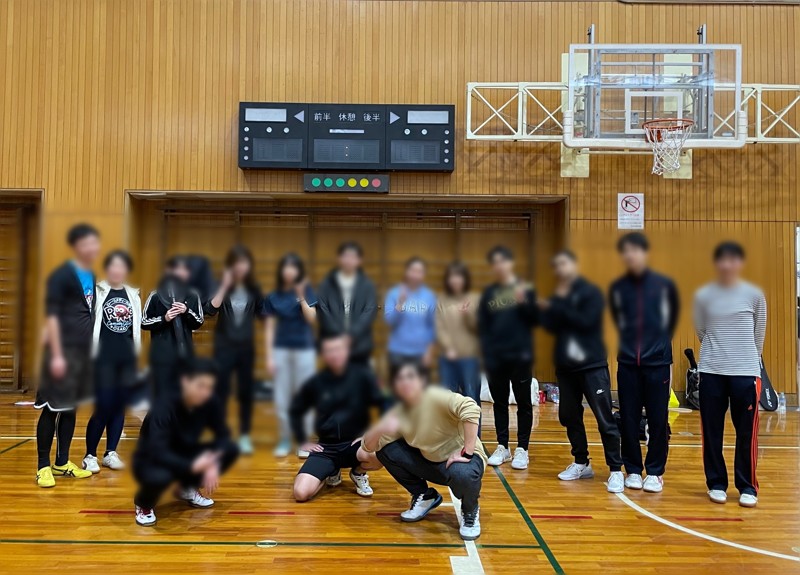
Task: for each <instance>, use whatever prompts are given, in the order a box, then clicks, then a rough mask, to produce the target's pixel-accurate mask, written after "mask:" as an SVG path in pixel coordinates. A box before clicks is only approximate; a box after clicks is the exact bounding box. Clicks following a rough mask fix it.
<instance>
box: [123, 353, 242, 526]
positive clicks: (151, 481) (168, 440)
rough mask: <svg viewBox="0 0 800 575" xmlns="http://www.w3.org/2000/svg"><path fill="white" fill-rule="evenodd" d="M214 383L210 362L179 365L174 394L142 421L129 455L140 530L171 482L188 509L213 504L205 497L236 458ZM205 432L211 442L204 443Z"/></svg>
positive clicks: (152, 517) (150, 522)
mask: <svg viewBox="0 0 800 575" xmlns="http://www.w3.org/2000/svg"><path fill="white" fill-rule="evenodd" d="M215 378H216V366H215V365H214V362H213V361H212V360H210V359H204V358H195V359H190V360H188V361H187V362H184V363H183V365H182V366H181V374H180V375H179V376H178V382H176V383H175V387H176V388H178V389H179V392H178V393H177V394H175V395H169V396H167V397H164V398H163V399H162V401H159V402H158V403H156V404H155V405H154V406H153V408H152V409H151V410H150V411H149V412H148V413H147V416H146V417H145V418H144V422H142V428H141V430H140V431H139V439H138V441H137V443H136V451H135V452H134V455H133V475H134V477H135V479H136V481H137V483H138V485H139V488H138V491H137V492H136V495H135V497H134V504H135V506H136V522H137V523H138V524H139V525H143V526H151V525H154V524H155V522H156V516H155V512H154V508H155V506H156V504H157V503H158V500H159V499H160V498H161V496H162V495H163V494H164V492H165V491H166V490H167V489H169V487H170V485H172V484H173V483H177V484H178V486H179V489H178V490H177V492H176V495H177V497H178V498H179V499H183V500H184V501H186V502H187V503H188V504H189V505H191V506H192V507H200V508H207V507H211V506H212V505H214V500H213V499H210V498H209V496H210V495H211V494H212V493H213V492H214V491H215V490H216V488H217V486H218V485H219V478H220V476H221V475H222V474H223V473H224V472H225V471H226V470H227V469H228V468H229V467H230V466H231V465H232V464H233V463H234V461H236V458H237V457H238V454H239V450H238V448H237V447H236V444H235V443H234V442H233V441H231V438H230V432H229V430H228V427H227V425H226V424H225V414H224V413H223V411H222V404H221V403H220V402H219V400H218V398H216V397H215V396H214V384H215ZM206 431H210V432H211V434H212V435H213V438H211V439H210V440H208V441H203V440H202V439H201V438H202V436H203V434H204V432H206ZM201 489H202V491H203V493H201V492H200V490H201Z"/></svg>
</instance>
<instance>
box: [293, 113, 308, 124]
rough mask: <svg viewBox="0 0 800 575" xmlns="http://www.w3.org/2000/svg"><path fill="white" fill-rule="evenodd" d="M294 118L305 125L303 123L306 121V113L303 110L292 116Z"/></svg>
mask: <svg viewBox="0 0 800 575" xmlns="http://www.w3.org/2000/svg"><path fill="white" fill-rule="evenodd" d="M294 117H295V118H297V119H298V120H300V121H301V122H303V123H305V121H306V111H305V110H300V111H299V112H297V113H296V114H295V115H294Z"/></svg>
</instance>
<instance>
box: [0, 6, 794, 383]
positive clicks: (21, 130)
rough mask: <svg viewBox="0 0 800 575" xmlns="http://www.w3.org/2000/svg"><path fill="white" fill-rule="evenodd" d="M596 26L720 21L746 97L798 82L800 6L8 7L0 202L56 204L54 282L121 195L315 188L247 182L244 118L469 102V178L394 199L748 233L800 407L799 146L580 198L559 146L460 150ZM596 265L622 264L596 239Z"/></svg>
mask: <svg viewBox="0 0 800 575" xmlns="http://www.w3.org/2000/svg"><path fill="white" fill-rule="evenodd" d="M591 23H594V24H596V25H597V30H598V40H599V41H601V42H643V43H644V42H694V41H695V36H694V30H695V28H696V26H697V25H699V24H701V23H706V24H708V29H709V40H710V41H712V42H717V43H741V44H742V45H743V47H744V74H743V76H744V80H745V81H747V82H761V83H796V82H797V81H798V78H800V58H798V56H797V53H798V40H797V38H798V33H800V11H799V10H797V9H796V8H795V7H791V6H703V5H691V6H686V5H626V4H622V3H617V2H574V1H563V2H552V1H539V2H527V1H519V2H488V1H487V2H475V1H469V2H455V1H401V0H386V1H383V0H382V1H372V0H4V1H3V2H0V78H2V79H3V82H2V84H0V188H42V189H44V190H45V194H44V204H43V223H44V237H45V242H46V243H45V249H44V251H43V253H44V257H43V270H46V269H49V268H50V267H52V266H53V265H54V264H55V263H57V262H58V261H59V260H60V259H62V258H63V257H64V255H65V250H64V247H63V241H62V238H63V234H64V231H65V230H66V228H67V227H68V226H69V224H70V223H72V222H74V221H75V220H77V219H86V220H89V221H92V222H95V223H97V224H99V225H100V226H101V229H102V231H103V233H104V237H105V239H106V245H107V246H109V247H111V246H116V245H118V244H122V243H123V242H124V241H125V240H126V239H128V237H127V236H126V234H125V222H126V221H127V218H126V216H125V214H124V206H125V190H130V189H138V190H197V191H245V192H247V191H252V192H264V193H270V194H280V193H283V192H292V191H297V190H299V189H300V186H301V176H300V175H299V174H295V173H281V172H264V173H254V172H249V173H244V172H241V171H240V170H239V169H238V168H237V166H236V123H237V117H236V116H237V106H238V102H239V101H240V100H287V101H290V100H300V101H329V102H334V101H350V102H399V103H434V102H447V103H455V104H456V105H457V107H458V118H457V122H458V124H457V125H458V126H459V129H458V134H457V137H456V154H457V159H456V161H457V169H456V172H455V173H454V174H452V175H441V174H423V175H411V174H405V175H396V176H394V177H393V194H395V195H398V196H401V195H403V194H409V195H411V194H425V195H441V196H450V195H475V194H495V195H514V196H520V197H522V196H532V195H539V196H541V195H553V194H554V195H558V196H564V197H568V198H569V212H568V218H569V226H568V230H569V231H570V232H571V233H575V234H579V235H580V237H585V234H586V233H588V232H589V231H594V232H597V233H598V234H601V235H610V236H613V235H614V225H613V218H614V199H615V194H616V193H617V192H618V191H630V192H638V191H642V192H645V193H646V194H647V212H648V229H652V230H653V231H654V233H658V234H661V233H662V232H663V233H664V234H672V235H674V236H676V237H677V236H680V235H681V234H683V233H684V232H685V233H687V234H690V233H691V234H694V236H693V237H696V238H698V241H699V240H700V239H703V238H705V237H706V231H707V230H712V229H713V230H715V233H717V232H718V233H719V235H727V236H737V235H739V234H744V233H745V232H748V233H750V232H752V233H753V234H755V235H754V236H753V237H754V238H756V239H754V240H753V241H754V242H757V243H756V245H755V246H753V247H751V251H753V253H761V254H763V257H765V258H768V259H766V260H765V261H768V262H770V265H767V266H765V267H764V270H763V271H764V275H762V276H760V277H759V280H760V283H761V284H762V285H765V286H766V288H767V291H768V297H769V298H770V306H771V309H776V310H783V311H786V312H790V313H786V314H784V315H781V316H779V315H777V314H773V315H772V318H773V319H772V323H771V330H772V329H774V330H775V331H771V332H770V333H771V337H770V341H769V342H768V350H769V354H768V355H769V358H768V362H769V363H770V364H771V365H774V366H775V367H774V368H773V371H776V370H777V371H778V372H779V373H780V374H781V378H780V379H781V381H779V382H778V385H779V387H781V388H786V389H791V390H794V388H795V379H796V377H795V376H794V375H793V373H794V370H795V363H796V355H797V353H796V351H795V350H794V346H793V344H792V345H789V344H788V343H786V342H789V338H794V336H795V331H796V328H795V322H794V319H793V318H794V312H793V310H792V309H789V307H787V306H790V305H793V303H786V302H793V297H794V289H795V288H794V270H793V265H794V264H793V261H794V260H793V255H792V252H793V250H792V249H790V246H792V245H793V244H792V242H793V237H794V236H793V234H794V232H793V226H794V223H795V221H796V220H797V219H798V218H799V217H800V214H799V213H798V212H799V211H800V206H799V205H798V201H797V181H798V167H797V166H798V160H800V153H799V152H798V148H797V147H794V146H750V147H748V148H746V149H745V150H744V151H741V152H735V151H705V152H704V151H700V152H696V153H695V156H694V179H693V180H691V181H676V180H662V179H660V178H657V177H654V176H651V175H649V169H648V162H649V160H648V158H647V157H646V156H631V157H624V156H608V157H593V158H592V173H591V177H589V178H586V179H580V180H571V179H562V178H560V177H559V164H558V146H556V145H535V144H523V143H485V142H466V141H465V140H464V139H463V125H464V113H465V105H464V98H465V85H466V83H467V82H469V81H520V80H528V81H552V80H558V79H559V77H560V74H561V62H560V55H561V53H562V52H564V51H566V50H567V49H568V46H569V44H570V43H571V42H583V41H584V39H585V37H584V33H585V29H586V27H587V26H588V25H589V24H591ZM145 232H146V230H145ZM133 237H138V238H141V241H142V242H145V241H150V240H151V238H150V237H149V236H148V234H147V233H138V234H137V232H135V231H134V230H131V231H130V238H133ZM578 241H579V240H578V239H576V243H578ZM598 241H600V240H598ZM706 243H708V242H706ZM698 245H699V244H698ZM703 245H706V244H703ZM777 246H783V247H781V248H780V249H777ZM771 247H775V248H776V249H775V250H772V249H771ZM151 249H152V248H151V247H149V246H146V245H141V244H140V245H138V246H137V251H138V250H143V251H147V250H151ZM587 249H589V250H590V251H592V253H596V254H597V257H598V258H609V257H610V258H613V257H614V255H613V253H603V254H601V253H600V252H599V251H598V248H597V247H596V242H595V241H592V242H589V243H588V244H587ZM661 249H664V248H663V245H662V246H661ZM704 250H705V248H704ZM698 252H701V253H698ZM665 253H666V252H665ZM669 253H670V257H673V258H674V259H673V260H672V261H671V264H670V265H673V266H674V268H673V269H674V272H675V274H676V276H678V278H679V280H680V281H681V283H682V284H684V283H687V284H688V283H691V281H693V278H691V277H687V276H688V274H687V271H686V269H687V268H686V267H685V266H684V263H685V262H686V261H688V260H691V259H692V258H699V259H698V261H700V262H705V261H707V250H705V251H702V250H698V249H696V246H695V245H689V246H687V247H686V248H685V250H684V251H679V250H678V249H677V248H675V249H674V250H670V252H669ZM665 265H666V263H665ZM601 268H602V266H601V267H599V268H598V272H605V271H606V270H605V269H601ZM600 275H602V273H601V274H600ZM537 279H539V278H537ZM775 299H780V301H773V300H775ZM781 337H782V338H784V340H785V341H784V342H781V343H779V342H778V341H774V340H773V338H781ZM792 341H793V339H792ZM780 346H789V347H790V348H791V349H787V350H785V353H784V350H782V349H781V347H780ZM776 379H777V378H776Z"/></svg>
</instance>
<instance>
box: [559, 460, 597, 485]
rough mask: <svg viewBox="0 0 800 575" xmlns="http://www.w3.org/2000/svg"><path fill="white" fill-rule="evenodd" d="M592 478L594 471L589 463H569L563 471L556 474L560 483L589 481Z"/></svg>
mask: <svg viewBox="0 0 800 575" xmlns="http://www.w3.org/2000/svg"><path fill="white" fill-rule="evenodd" d="M592 477H594V470H593V469H592V464H591V463H570V464H569V466H568V467H567V468H566V469H565V470H564V471H562V472H561V473H559V474H558V478H559V479H560V480H561V481H575V480H576V479H591V478H592Z"/></svg>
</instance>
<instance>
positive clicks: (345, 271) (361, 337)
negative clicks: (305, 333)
mask: <svg viewBox="0 0 800 575" xmlns="http://www.w3.org/2000/svg"><path fill="white" fill-rule="evenodd" d="M362 261H363V251H362V249H361V246H360V245H358V244H356V243H354V242H345V243H343V244H342V245H341V246H339V250H338V262H337V267H336V269H334V270H332V271H331V272H330V273H329V274H328V275H327V276H326V277H325V279H323V280H322V282H321V283H320V285H319V290H318V292H317V322H318V323H319V336H320V338H324V337H328V336H334V335H339V334H343V333H344V334H347V335H349V336H350V339H351V343H350V346H351V347H350V361H351V362H355V363H362V364H368V363H369V360H370V355H371V354H372V347H373V339H372V324H373V322H374V321H375V315H376V313H377V311H378V296H377V292H376V291H375V285H374V284H373V283H372V281H371V280H370V279H369V278H368V277H367V275H366V274H365V273H364V271H363V270H362V269H361V263H362Z"/></svg>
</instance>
